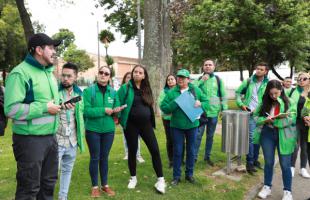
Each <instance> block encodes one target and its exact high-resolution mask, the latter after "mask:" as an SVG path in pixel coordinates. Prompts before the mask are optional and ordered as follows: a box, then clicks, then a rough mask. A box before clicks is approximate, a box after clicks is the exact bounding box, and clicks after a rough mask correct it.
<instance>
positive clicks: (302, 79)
mask: <svg viewBox="0 0 310 200" xmlns="http://www.w3.org/2000/svg"><path fill="white" fill-rule="evenodd" d="M306 80H308V78H306V77H305V78H300V79H298V80H297V81H298V82H301V81H306Z"/></svg>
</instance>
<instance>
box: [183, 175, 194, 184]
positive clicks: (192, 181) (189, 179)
mask: <svg viewBox="0 0 310 200" xmlns="http://www.w3.org/2000/svg"><path fill="white" fill-rule="evenodd" d="M185 180H186V181H188V182H190V183H192V184H194V183H195V182H196V181H195V179H194V177H192V176H185Z"/></svg>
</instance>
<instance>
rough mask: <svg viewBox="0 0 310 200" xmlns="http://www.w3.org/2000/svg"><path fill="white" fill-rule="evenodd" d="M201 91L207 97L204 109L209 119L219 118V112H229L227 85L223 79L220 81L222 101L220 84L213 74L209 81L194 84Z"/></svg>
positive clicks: (197, 81)
mask: <svg viewBox="0 0 310 200" xmlns="http://www.w3.org/2000/svg"><path fill="white" fill-rule="evenodd" d="M193 84H195V85H196V86H197V87H199V89H200V90H201V91H202V92H203V94H204V95H205V96H206V97H207V103H206V104H204V107H203V109H204V110H205V113H206V115H207V117H217V116H218V115H219V112H221V111H222V110H227V109H228V106H227V97H226V90H225V85H224V82H223V81H222V79H220V93H221V95H222V101H221V100H220V97H219V94H218V91H219V90H218V87H219V85H218V83H217V80H216V77H215V75H214V74H213V73H212V74H210V77H209V78H208V80H206V81H204V80H201V79H200V80H196V81H194V82H193Z"/></svg>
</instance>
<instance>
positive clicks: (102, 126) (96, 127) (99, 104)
mask: <svg viewBox="0 0 310 200" xmlns="http://www.w3.org/2000/svg"><path fill="white" fill-rule="evenodd" d="M93 92H94V93H93ZM83 99H84V118H85V129H86V130H89V131H94V132H97V133H108V132H114V131H115V124H114V120H113V116H110V115H107V114H106V113H105V108H112V109H113V108H116V107H119V105H120V104H119V99H118V95H117V93H116V91H115V90H114V89H113V88H112V87H111V86H110V85H107V90H106V92H105V94H104V97H103V95H102V93H101V92H100V90H99V88H98V85H97V84H94V85H91V86H90V87H88V88H86V89H85V90H84V91H83Z"/></svg>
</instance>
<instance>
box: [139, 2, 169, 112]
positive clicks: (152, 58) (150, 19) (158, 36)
mask: <svg viewBox="0 0 310 200" xmlns="http://www.w3.org/2000/svg"><path fill="white" fill-rule="evenodd" d="M167 3H168V2H167V0H145V2H144V49H143V61H142V63H143V64H144V65H145V66H146V68H147V70H148V74H149V78H150V83H151V87H152V90H153V96H154V100H155V102H157V99H158V97H159V93H160V91H161V90H162V88H163V85H164V81H165V78H166V75H167V74H168V73H169V72H170V66H171V62H172V60H171V54H172V52H171V45H170V41H171V26H170V20H169V16H168V9H167ZM155 112H156V114H159V108H158V106H157V105H156V106H155Z"/></svg>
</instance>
